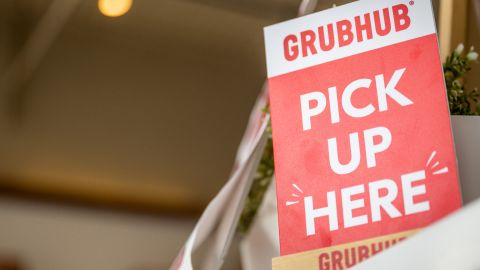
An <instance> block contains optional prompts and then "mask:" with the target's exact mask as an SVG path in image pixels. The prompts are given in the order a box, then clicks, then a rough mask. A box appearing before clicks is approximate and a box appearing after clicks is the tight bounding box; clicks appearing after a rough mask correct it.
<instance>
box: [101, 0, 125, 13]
mask: <svg viewBox="0 0 480 270" xmlns="http://www.w3.org/2000/svg"><path fill="white" fill-rule="evenodd" d="M132 2H133V0H98V9H99V10H100V12H102V14H103V15H105V16H108V17H118V16H122V15H124V14H125V13H127V12H128V11H129V10H130V8H131V7H132Z"/></svg>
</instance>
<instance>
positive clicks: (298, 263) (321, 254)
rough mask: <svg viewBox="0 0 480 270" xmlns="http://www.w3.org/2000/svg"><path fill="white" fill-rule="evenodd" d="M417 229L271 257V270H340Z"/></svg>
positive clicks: (395, 242) (396, 241)
mask: <svg viewBox="0 0 480 270" xmlns="http://www.w3.org/2000/svg"><path fill="white" fill-rule="evenodd" d="M416 232H418V230H412V231H405V232H401V233H395V234H390V235H385V236H381V237H376V238H371V239H366V240H362V241H358V242H353V243H348V244H344V245H338V246H333V247H328V248H322V249H317V250H310V251H306V252H302V253H297V254H292V255H287V256H281V257H276V258H273V260H272V270H341V269H347V268H350V267H352V266H354V265H355V264H357V263H359V262H361V261H363V260H366V259H368V258H369V257H371V256H373V255H375V254H376V253H378V252H381V251H382V250H385V249H387V248H389V247H391V246H393V245H395V244H397V243H398V242H400V241H402V240H404V239H405V238H407V237H409V236H411V235H413V234H415V233H416Z"/></svg>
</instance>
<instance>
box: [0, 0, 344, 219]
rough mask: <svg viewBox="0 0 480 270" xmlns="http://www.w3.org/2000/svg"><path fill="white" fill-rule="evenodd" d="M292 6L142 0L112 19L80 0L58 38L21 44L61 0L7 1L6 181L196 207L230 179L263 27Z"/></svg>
mask: <svg viewBox="0 0 480 270" xmlns="http://www.w3.org/2000/svg"><path fill="white" fill-rule="evenodd" d="M69 2H70V3H71V5H75V2H76V0H63V1H58V0H57V3H61V4H62V5H64V6H67V5H69V4H68V3H69ZM299 2H300V1H298V0H269V1H254V0H230V1H220V0H197V1H193V0H191V1H190V0H184V1H176V0H141V1H140V0H136V1H134V4H133V7H132V10H131V11H130V12H129V13H127V14H126V15H125V16H123V17H118V18H107V17H104V16H102V15H101V14H100V13H99V12H98V10H97V6H96V5H97V2H96V1H94V0H87V1H85V0H79V1H77V5H76V6H75V8H74V9H72V10H73V12H72V14H71V16H70V17H68V16H65V17H66V20H65V25H63V26H62V27H59V28H58V29H59V33H58V35H54V34H52V31H46V32H45V33H46V34H45V33H44V35H37V43H34V44H40V46H32V48H33V49H32V48H30V50H26V51H27V53H24V52H25V50H24V49H25V46H27V47H28V44H29V39H30V38H31V37H32V33H36V32H35V29H36V27H38V25H39V22H41V21H42V16H44V15H45V14H46V11H47V10H48V8H49V6H50V5H51V4H53V3H55V2H54V1H52V0H8V1H2V2H1V3H0V18H1V23H0V56H1V57H0V59H1V60H0V68H1V71H2V73H1V74H3V75H1V77H0V83H2V84H1V86H2V87H1V91H0V95H1V96H0V101H1V102H2V103H0V104H1V105H0V106H1V107H0V128H1V131H2V132H0V151H1V153H2V155H1V156H0V189H1V190H2V191H3V192H4V193H5V192H6V193H15V194H23V195H25V194H28V195H33V196H35V197H42V198H54V199H62V200H65V199H66V200H69V201H81V202H89V203H94V204H95V205H106V206H116V207H117V206H119V207H122V208H134V209H147V210H151V211H159V212H162V213H164V212H166V211H167V212H174V213H180V212H186V213H192V212H194V213H198V212H199V211H200V210H201V209H203V207H204V206H205V205H206V203H207V202H208V201H209V200H210V199H211V198H212V197H213V196H214V194H215V193H216V192H217V191H218V190H219V189H220V187H221V186H222V185H223V184H224V182H225V181H226V180H227V178H228V175H229V172H230V169H231V166H232V163H233V158H234V155H235V151H236V147H237V145H238V143H239V141H240V138H241V136H242V133H243V130H244V128H245V125H246V121H247V119H248V115H249V113H250V109H251V107H252V105H253V103H254V101H255V98H256V95H257V94H258V93H259V90H260V88H261V87H262V84H263V81H264V78H265V64H264V49H263V33H262V28H263V27H264V26H266V25H269V24H272V23H276V22H279V21H282V20H286V19H290V18H293V17H294V16H295V14H296V12H297V7H298V5H299ZM331 2H332V1H323V2H321V3H320V7H319V8H326V7H328V6H331V4H332V3H331ZM343 2H348V1H340V3H343ZM337 3H338V1H337ZM57 19H58V21H57ZM50 23H51V25H50V26H51V27H53V28H55V27H56V26H55V25H57V26H58V25H59V24H61V23H62V20H61V19H60V17H58V18H57V17H55V16H53V21H51V22H50ZM52 25H53V26H52ZM47 29H48V28H47ZM48 33H50V36H52V37H54V39H52V41H53V42H52V43H51V46H50V45H49V44H48V41H49V39H48V36H49V35H48ZM38 36H40V38H39V37H38ZM42 44H43V45H45V48H48V50H45V54H44V55H43V54H42V53H41V52H39V51H41V50H39V49H38V48H39V47H41V46H42ZM46 44H47V45H48V46H47V45H46ZM22 53H23V56H25V57H24V58H21V57H20V58H19V55H22ZM35 53H37V54H38V55H41V56H43V57H38V59H37V60H38V61H37V62H38V66H37V65H35V61H31V60H29V59H30V58H28V57H29V56H31V55H34V56H35ZM15 59H16V60H15ZM18 59H20V61H18ZM32 63H33V64H32ZM15 65H16V70H17V71H18V73H19V74H20V75H18V76H13V79H14V80H16V83H14V84H11V83H5V76H6V75H5V74H7V75H8V74H9V73H8V72H9V71H10V70H11V69H12V66H15ZM30 71H31V72H30ZM7 77H8V76H7ZM10 77H12V76H10Z"/></svg>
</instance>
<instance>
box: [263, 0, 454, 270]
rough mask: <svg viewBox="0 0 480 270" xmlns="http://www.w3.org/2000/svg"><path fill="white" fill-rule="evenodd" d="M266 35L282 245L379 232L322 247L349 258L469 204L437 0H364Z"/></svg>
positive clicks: (294, 247)
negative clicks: (461, 178)
mask: <svg viewBox="0 0 480 270" xmlns="http://www.w3.org/2000/svg"><path fill="white" fill-rule="evenodd" d="M265 43H266V54H267V67H268V77H269V91H270V105H271V113H272V126H273V140H274V151H275V170H276V181H277V183H276V184H277V197H278V214H279V229H280V246H281V255H288V254H293V253H299V252H303V251H308V250H315V249H322V248H326V247H331V246H337V245H344V244H347V243H352V242H357V241H361V240H362V241H363V240H367V239H369V240H368V241H370V242H371V245H369V247H368V249H369V250H367V251H364V252H363V255H362V254H360V253H358V251H356V253H355V251H353V249H352V250H349V249H345V252H343V251H342V252H340V253H339V255H338V254H337V255H335V256H333V257H332V256H330V255H332V254H333V253H332V254H330V255H329V254H324V253H322V252H320V253H319V254H322V255H321V256H318V257H317V258H316V259H315V261H316V264H317V266H318V269H343V267H348V266H350V265H353V264H354V263H355V262H358V261H361V260H362V259H365V258H366V257H368V256H369V254H370V255H371V254H374V252H373V251H372V249H373V250H375V249H376V250H377V251H378V250H379V249H383V248H386V244H385V245H380V243H378V242H375V241H371V239H375V238H378V237H385V236H386V235H392V237H394V236H395V237H397V236H398V234H399V233H400V234H402V233H405V232H411V231H414V230H416V229H419V228H422V227H425V226H427V225H429V224H431V223H432V222H434V221H436V220H438V219H440V218H441V217H443V216H445V215H447V214H449V213H450V212H452V211H454V210H455V209H457V208H459V207H460V206H461V198H460V192H459V184H458V178H457V168H456V158H455V152H454V147H453V140H452V134H451V126H450V118H449V111H448V107H447V102H446V100H447V99H446V90H445V86H444V80H443V73H442V70H441V63H440V59H439V54H438V46H437V37H436V33H435V24H434V17H433V14H432V9H431V3H430V1H426V0H415V1H404V0H402V1H399V0H384V1H376V0H372V1H370V0H365V1H357V2H354V3H351V4H348V5H344V6H340V7H337V8H333V9H329V10H326V11H323V12H319V13H316V14H312V15H309V16H305V17H302V18H299V19H295V20H292V21H288V22H284V23H280V24H277V25H273V26H269V27H266V28H265ZM382 239H383V240H382V241H384V240H385V239H384V238H382ZM370 242H369V243H370ZM382 243H385V242H382ZM375 245H376V246H375ZM380 246H381V248H380ZM353 258H355V260H356V261H355V262H353V263H352V261H353V260H354V259H353ZM348 259H349V260H350V265H349V262H348V261H347V262H346V261H345V260H348Z"/></svg>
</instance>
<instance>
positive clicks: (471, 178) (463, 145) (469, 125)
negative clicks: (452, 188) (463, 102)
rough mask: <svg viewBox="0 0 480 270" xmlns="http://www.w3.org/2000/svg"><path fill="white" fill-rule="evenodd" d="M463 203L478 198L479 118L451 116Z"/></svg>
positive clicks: (479, 173) (479, 180)
mask: <svg viewBox="0 0 480 270" xmlns="http://www.w3.org/2000/svg"><path fill="white" fill-rule="evenodd" d="M452 126H453V136H454V138H455V149H456V151H457V159H458V169H459V173H460V183H461V185H462V195H463V202H464V204H467V203H469V202H471V201H473V200H474V199H476V198H479V197H480V116H452Z"/></svg>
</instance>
